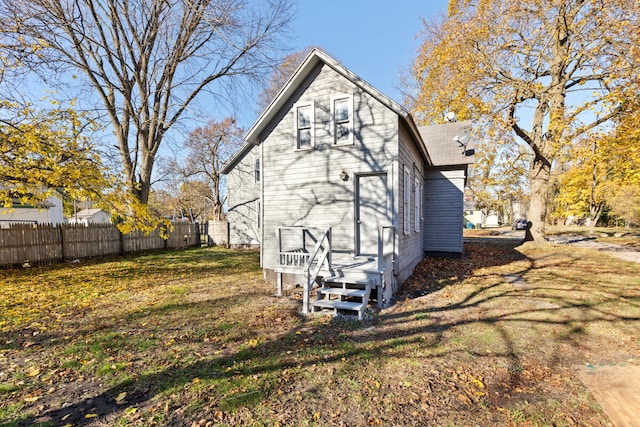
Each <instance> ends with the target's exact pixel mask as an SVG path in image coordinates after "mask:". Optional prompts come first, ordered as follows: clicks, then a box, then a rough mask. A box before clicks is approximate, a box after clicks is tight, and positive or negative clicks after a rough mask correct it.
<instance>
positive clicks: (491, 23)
mask: <svg viewBox="0 0 640 427" xmlns="http://www.w3.org/2000/svg"><path fill="white" fill-rule="evenodd" d="M638 23H639V12H638V6H637V2H634V1H631V0H614V1H607V2H602V1H598V0H553V1H540V0H526V1H521V2H509V1H505V0H478V1H474V0H452V1H451V2H450V4H449V16H448V17H446V18H444V19H442V20H440V21H437V22H425V23H424V28H423V33H422V38H423V40H422V45H421V49H420V51H419V53H418V56H417V58H416V61H415V64H414V69H413V72H414V77H415V79H416V81H417V82H418V85H419V91H418V93H416V94H415V96H414V97H412V98H410V99H408V100H407V102H408V104H410V105H411V106H412V108H413V110H414V112H415V114H416V116H417V118H418V120H419V121H420V122H422V123H426V124H428V123H434V122H438V121H441V120H442V119H443V117H444V114H445V113H446V112H448V111H454V112H455V113H456V114H457V116H458V118H460V119H467V118H471V119H474V120H476V122H477V123H478V124H479V125H481V126H483V127H485V128H487V129H489V130H490V133H489V137H491V130H493V134H494V135H499V134H501V133H502V131H503V130H508V131H510V132H512V133H513V134H514V135H516V136H517V138H518V139H519V140H521V141H522V142H523V143H524V144H526V145H528V147H529V149H530V152H531V154H532V155H533V159H532V163H531V169H530V171H529V180H530V186H531V199H530V206H529V219H530V220H531V221H532V222H533V228H532V230H531V231H532V235H533V237H534V238H535V239H536V240H542V239H543V238H544V228H545V220H546V214H547V198H548V195H549V180H550V176H551V170H552V167H553V164H554V162H555V161H556V160H557V159H558V156H560V155H561V154H562V153H564V152H566V151H567V149H568V148H570V147H571V145H572V143H573V142H574V141H575V140H576V139H577V138H579V137H581V136H582V135H586V134H590V133H592V132H594V131H602V130H603V129H606V128H604V127H603V126H602V125H604V124H611V123H612V120H613V119H615V118H616V117H618V116H620V115H621V114H624V113H625V112H626V111H631V110H630V108H629V107H630V105H629V103H628V102H627V100H628V99H630V98H631V99H633V98H634V97H635V96H636V94H637V90H638V84H639V82H640V79H639V78H638V69H639V67H638V64H639V62H638V56H637V54H634V53H633V52H637V45H638V38H639V35H638V31H637V28H638Z"/></svg>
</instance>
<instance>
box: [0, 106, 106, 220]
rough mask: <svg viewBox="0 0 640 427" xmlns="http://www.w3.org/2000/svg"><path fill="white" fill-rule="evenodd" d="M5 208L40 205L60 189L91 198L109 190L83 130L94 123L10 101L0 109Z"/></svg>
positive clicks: (0, 188) (0, 190) (0, 184)
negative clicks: (14, 204) (16, 203)
mask: <svg viewBox="0 0 640 427" xmlns="http://www.w3.org/2000/svg"><path fill="white" fill-rule="evenodd" d="M0 112H1V113H2V117H3V118H2V120H0V204H1V205H2V206H3V207H4V208H10V207H11V206H12V204H13V203H14V202H16V201H19V202H20V203H22V204H31V205H35V204H37V203H38V202H42V201H45V200H46V199H47V197H49V196H51V194H52V193H53V192H54V191H56V190H63V191H64V192H65V193H66V194H68V195H69V196H70V197H74V198H80V197H91V195H92V194H98V193H100V192H102V190H103V189H104V188H105V187H107V186H108V179H107V175H106V174H105V171H104V168H103V167H102V164H101V162H100V159H99V157H98V156H97V155H96V154H95V152H93V151H92V147H91V145H90V144H89V140H88V139H87V138H86V137H85V136H84V134H83V131H84V129H85V128H86V127H88V126H90V125H91V122H90V121H88V120H85V119H84V118H83V117H82V115H80V114H78V113H77V112H75V111H74V110H72V109H62V108H55V109H52V110H50V111H46V112H45V111H40V112H37V111H35V110H34V109H33V108H31V107H20V106H18V105H17V104H15V103H11V102H8V101H5V102H4V103H3V104H2V108H0Z"/></svg>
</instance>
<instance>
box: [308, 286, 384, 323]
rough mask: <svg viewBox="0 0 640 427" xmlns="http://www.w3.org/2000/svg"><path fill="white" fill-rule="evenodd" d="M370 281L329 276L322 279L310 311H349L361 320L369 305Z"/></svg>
mask: <svg viewBox="0 0 640 427" xmlns="http://www.w3.org/2000/svg"><path fill="white" fill-rule="evenodd" d="M371 287H372V285H371V280H357V279H356V280H353V279H349V278H347V277H345V276H330V277H325V278H323V279H322V287H321V288H319V289H318V290H317V291H316V292H317V297H318V299H317V300H316V301H314V302H313V303H312V304H311V311H312V312H316V311H317V310H322V309H332V310H333V311H334V314H338V313H339V312H340V311H347V312H348V311H351V312H355V313H356V314H357V315H358V319H359V320H362V319H363V317H364V313H365V310H366V309H367V305H368V304H369V296H370V295H371Z"/></svg>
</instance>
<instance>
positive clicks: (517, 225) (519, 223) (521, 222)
mask: <svg viewBox="0 0 640 427" xmlns="http://www.w3.org/2000/svg"><path fill="white" fill-rule="evenodd" d="M511 229H512V230H526V229H527V220H526V219H517V220H516V221H515V222H514V223H513V224H512V225H511Z"/></svg>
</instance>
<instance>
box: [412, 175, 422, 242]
mask: <svg viewBox="0 0 640 427" xmlns="http://www.w3.org/2000/svg"><path fill="white" fill-rule="evenodd" d="M414 190H415V194H414V198H413V200H414V203H415V205H414V207H413V211H414V212H413V214H414V215H415V218H414V219H413V222H414V225H413V229H414V230H415V231H418V232H419V231H420V205H421V203H422V186H421V185H420V179H419V178H418V174H417V173H416V178H415V185H414Z"/></svg>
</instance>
